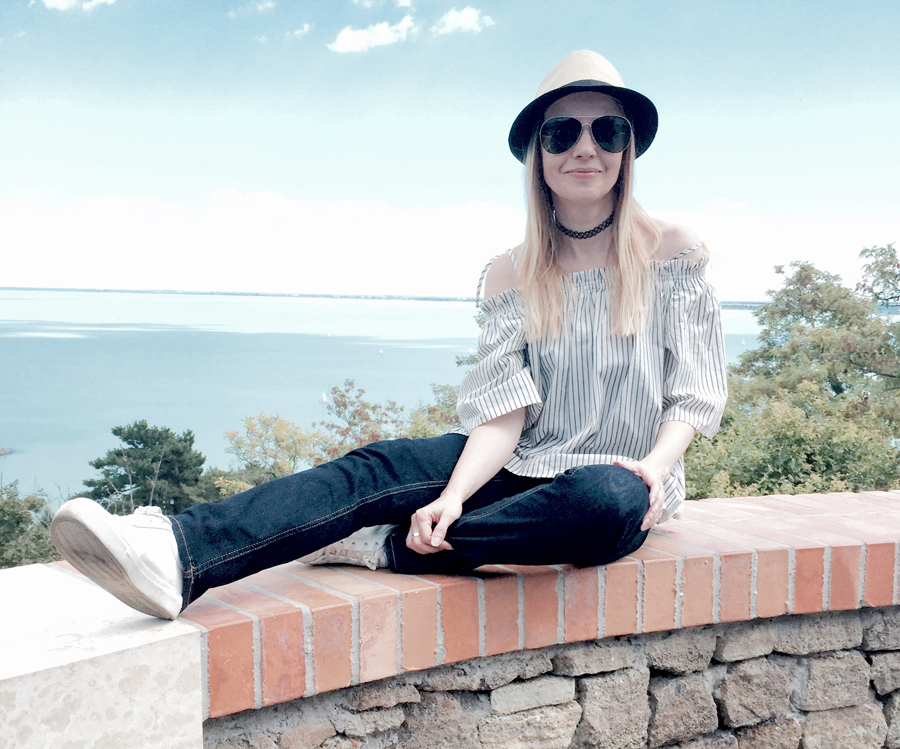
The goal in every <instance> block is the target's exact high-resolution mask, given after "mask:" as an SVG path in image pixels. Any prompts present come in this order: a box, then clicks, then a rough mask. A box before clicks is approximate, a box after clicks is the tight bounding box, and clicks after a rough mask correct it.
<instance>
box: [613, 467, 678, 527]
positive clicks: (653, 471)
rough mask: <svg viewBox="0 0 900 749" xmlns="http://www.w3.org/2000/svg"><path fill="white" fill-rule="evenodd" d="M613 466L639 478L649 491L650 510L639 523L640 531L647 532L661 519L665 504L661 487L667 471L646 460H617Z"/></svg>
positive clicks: (664, 494) (663, 491) (664, 495)
mask: <svg viewBox="0 0 900 749" xmlns="http://www.w3.org/2000/svg"><path fill="white" fill-rule="evenodd" d="M613 465H616V466H621V467H622V468H627V469H628V470H629V471H631V472H632V473H634V474H636V475H637V476H640V478H641V480H642V481H643V482H644V483H645V484H646V485H647V489H649V490H650V509H649V510H647V514H646V515H644V519H643V521H642V522H641V530H642V531H649V530H650V529H651V528H652V527H653V526H654V525H656V524H657V523H658V522H659V519H660V517H662V511H663V504H664V503H665V499H666V493H665V489H664V487H663V485H664V484H665V482H666V479H667V478H668V476H669V469H668V468H666V467H665V466H661V465H658V464H656V463H654V462H653V461H651V460H649V459H648V458H644V459H643V460H617V461H615V462H614V463H613Z"/></svg>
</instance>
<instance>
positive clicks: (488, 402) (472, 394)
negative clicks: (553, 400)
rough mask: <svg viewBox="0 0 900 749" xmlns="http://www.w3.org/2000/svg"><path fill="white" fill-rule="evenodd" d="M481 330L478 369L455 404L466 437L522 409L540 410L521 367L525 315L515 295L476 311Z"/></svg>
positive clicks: (512, 292)
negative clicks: (481, 318)
mask: <svg viewBox="0 0 900 749" xmlns="http://www.w3.org/2000/svg"><path fill="white" fill-rule="evenodd" d="M481 309H482V312H484V315H485V322H484V327H483V328H482V329H481V335H480V336H479V337H478V364H477V365H475V367H474V368H473V369H472V370H471V371H470V372H469V373H468V374H467V375H466V377H465V379H464V380H463V383H462V385H461V387H460V389H459V401H458V402H457V404H456V410H457V413H459V419H460V421H461V422H462V425H463V427H464V428H465V429H466V430H467V431H471V430H472V429H474V428H475V427H477V426H479V425H480V424H483V423H485V422H486V421H490V420H491V419H496V418H497V417H498V416H503V415H504V414H508V413H510V412H512V411H515V410H516V409H518V408H522V407H524V406H533V407H534V406H537V407H538V408H537V409H534V408H532V409H529V410H530V411H532V418H531V419H529V421H531V420H533V418H534V416H535V414H536V410H538V409H539V408H540V406H541V405H542V402H541V396H540V394H539V393H538V390H537V387H536V386H535V384H534V381H533V380H532V378H531V372H530V371H529V369H528V367H527V366H526V356H525V348H526V342H525V310H524V308H523V306H522V298H521V295H520V294H519V292H518V291H517V290H514V289H510V290H507V291H504V292H503V293H501V294H497V295H495V296H492V297H491V298H490V299H487V300H485V301H484V302H483V303H482V305H481Z"/></svg>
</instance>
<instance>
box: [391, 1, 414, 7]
mask: <svg viewBox="0 0 900 749" xmlns="http://www.w3.org/2000/svg"><path fill="white" fill-rule="evenodd" d="M394 5H396V6H397V7H398V8H412V0H394Z"/></svg>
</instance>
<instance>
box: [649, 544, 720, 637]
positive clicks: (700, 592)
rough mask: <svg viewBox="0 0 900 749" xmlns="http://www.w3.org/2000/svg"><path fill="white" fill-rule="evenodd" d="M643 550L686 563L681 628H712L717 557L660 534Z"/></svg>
mask: <svg viewBox="0 0 900 749" xmlns="http://www.w3.org/2000/svg"><path fill="white" fill-rule="evenodd" d="M641 548H642V549H656V550H658V551H663V552H666V553H667V554H672V555H673V556H674V557H676V558H681V559H683V560H684V561H683V566H682V570H681V595H682V603H681V626H682V627H697V626H700V625H701V624H711V623H712V622H713V621H714V617H713V604H714V600H713V587H714V586H713V577H714V571H715V570H714V564H713V562H714V559H715V555H714V554H711V553H710V552H709V551H708V550H704V549H698V548H697V547H696V546H694V545H693V544H686V543H684V542H682V541H679V540H677V538H676V537H671V538H670V537H666V536H661V535H659V534H658V533H656V532H653V533H651V534H650V535H649V536H647V540H646V541H645V542H644V545H643V546H642V547H641Z"/></svg>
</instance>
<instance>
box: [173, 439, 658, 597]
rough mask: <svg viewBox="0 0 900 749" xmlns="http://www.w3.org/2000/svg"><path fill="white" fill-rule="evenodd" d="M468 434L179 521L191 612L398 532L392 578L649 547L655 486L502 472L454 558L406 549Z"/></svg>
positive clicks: (284, 484) (352, 459) (459, 537)
mask: <svg viewBox="0 0 900 749" xmlns="http://www.w3.org/2000/svg"><path fill="white" fill-rule="evenodd" d="M465 443H466V437H464V436H462V435H458V434H446V435H444V436H442V437H435V438H432V439H419V440H408V439H400V440H388V441H385V442H376V443H374V444H371V445H368V446H367V447H363V448H360V449H358V450H354V451H353V452H350V453H348V454H347V455H345V456H344V457H342V458H339V459H338V460H334V461H332V462H331V463H326V464H325V465H321V466H318V467H317V468H312V469H310V470H308V471H302V472H301V473H296V474H294V475H293V476H287V477H285V478H282V479H277V480H275V481H269V482H267V483H265V484H260V485H259V486H257V487H254V488H253V489H250V490H249V491H246V492H242V493H241V494H237V495H235V496H233V497H229V498H228V499H225V500H223V501H222V502H219V503H212V504H198V505H194V506H193V507H190V508H188V509H187V510H186V511H185V512H183V513H181V514H180V515H175V516H173V518H172V520H173V523H172V525H173V527H174V529H175V537H176V539H177V542H178V551H179V553H180V555H181V562H182V564H183V565H184V605H185V606H186V605H187V604H188V603H190V602H191V601H193V600H194V599H195V598H198V597H199V596H200V595H201V594H202V593H203V592H204V591H205V590H207V589H208V588H212V587H215V586H218V585H224V584H225V583H229V582H233V581H234V580H238V579H240V578H242V577H245V576H246V575H250V574H253V573H254V572H259V571H260V570H263V569H266V568H268V567H274V566H275V565H278V564H283V563H284V562H289V561H291V560H292V559H296V558H297V557H300V556H303V555H304V554H308V553H310V552H312V551H315V550H316V549H320V548H322V547H323V546H325V545H327V544H329V543H332V542H334V541H338V540H339V539H342V538H346V537H347V536H349V535H350V534H351V533H353V532H354V531H356V530H359V529H360V528H363V527H366V526H370V525H381V524H384V523H392V524H396V525H398V526H399V528H397V529H396V530H395V531H394V532H393V533H392V534H391V535H390V537H389V538H388V544H387V556H388V563H389V566H390V568H391V569H392V570H395V571H397V572H405V573H411V574H422V573H428V572H440V573H460V572H467V571H469V570H472V569H474V568H475V567H479V566H480V565H482V564H563V563H572V564H576V565H579V566H590V565H597V564H606V563H607V562H612V561H615V560H616V559H619V558H621V557H623V556H625V555H626V554H629V553H630V552H632V551H634V550H635V549H637V548H638V547H639V546H640V545H641V544H642V543H643V542H644V539H645V538H646V535H647V534H646V532H644V531H641V520H642V519H643V517H644V514H645V513H646V512H647V509H648V508H649V506H650V505H649V500H648V494H647V487H646V486H645V485H644V483H643V481H641V479H640V478H638V477H637V476H635V475H634V474H633V473H632V472H631V471H627V470H625V469H624V468H619V467H617V466H603V465H594V466H583V467H580V468H573V469H570V470H568V471H566V472H565V473H562V474H560V475H559V476H557V477H556V478H553V479H535V478H528V477H526V476H517V475H515V474H513V473H510V472H509V471H506V470H501V471H500V473H498V474H497V475H496V476H495V477H494V478H493V479H491V480H490V481H488V483H487V484H485V485H484V486H483V487H482V488H481V489H479V490H478V491H477V492H476V493H475V494H474V495H473V496H472V497H471V498H470V499H469V500H468V501H467V502H466V503H465V505H463V515H462V517H461V518H460V519H459V520H457V521H456V522H455V523H454V524H453V525H452V526H451V527H450V531H449V533H448V534H447V540H448V541H449V542H450V544H451V545H452V546H453V551H441V552H438V553H435V554H417V553H416V552H413V551H410V550H409V549H407V548H406V543H405V539H406V535H407V532H408V529H409V522H410V516H411V515H412V514H413V512H415V511H416V510H418V509H419V508H420V507H423V506H424V505H426V504H428V503H429V502H431V501H432V500H434V499H437V497H438V496H439V495H440V493H441V491H442V490H443V489H444V487H445V486H446V484H447V481H448V480H449V479H450V474H451V473H452V471H453V468H454V466H455V465H456V461H457V460H458V459H459V456H460V454H461V453H462V449H463V447H464V446H465Z"/></svg>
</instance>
